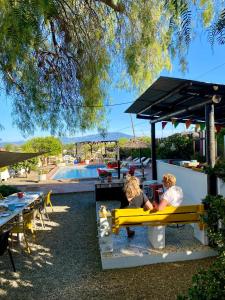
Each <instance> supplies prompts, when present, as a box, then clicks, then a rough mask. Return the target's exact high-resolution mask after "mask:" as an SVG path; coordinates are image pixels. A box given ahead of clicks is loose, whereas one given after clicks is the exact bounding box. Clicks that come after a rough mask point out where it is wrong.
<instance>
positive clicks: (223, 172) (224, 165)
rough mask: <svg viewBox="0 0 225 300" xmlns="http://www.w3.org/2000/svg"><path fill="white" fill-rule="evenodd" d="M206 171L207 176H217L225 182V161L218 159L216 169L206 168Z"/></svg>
mask: <svg viewBox="0 0 225 300" xmlns="http://www.w3.org/2000/svg"><path fill="white" fill-rule="evenodd" d="M205 171H206V173H207V174H210V175H216V176H217V177H219V178H221V179H222V180H223V181H225V159H223V158H222V159H218V160H217V162H216V164H215V166H214V168H211V167H209V166H207V167H205Z"/></svg>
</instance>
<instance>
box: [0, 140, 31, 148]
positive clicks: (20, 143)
mask: <svg viewBox="0 0 225 300" xmlns="http://www.w3.org/2000/svg"><path fill="white" fill-rule="evenodd" d="M24 143H26V141H17V142H0V147H3V146H5V145H7V144H11V145H16V146H20V145H23V144H24Z"/></svg>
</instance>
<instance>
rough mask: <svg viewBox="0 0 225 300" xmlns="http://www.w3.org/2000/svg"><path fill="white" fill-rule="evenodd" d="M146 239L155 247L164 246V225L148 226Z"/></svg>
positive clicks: (160, 247) (161, 247)
mask: <svg viewBox="0 0 225 300" xmlns="http://www.w3.org/2000/svg"><path fill="white" fill-rule="evenodd" d="M148 240H149V242H150V243H151V244H152V246H153V247H154V248H156V249H163V248H165V226H148Z"/></svg>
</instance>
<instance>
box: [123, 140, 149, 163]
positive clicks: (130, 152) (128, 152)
mask: <svg viewBox="0 0 225 300" xmlns="http://www.w3.org/2000/svg"><path fill="white" fill-rule="evenodd" d="M138 140H139V141H141V142H144V143H146V144H149V147H148V148H143V149H141V148H140V149H132V148H126V147H125V145H126V144H127V143H128V142H129V139H128V138H121V139H119V147H120V157H121V158H122V159H124V158H127V157H129V156H132V157H133V158H136V157H139V156H140V154H141V157H143V156H145V157H151V146H150V143H151V138H150V137H148V136H143V137H140V138H138Z"/></svg>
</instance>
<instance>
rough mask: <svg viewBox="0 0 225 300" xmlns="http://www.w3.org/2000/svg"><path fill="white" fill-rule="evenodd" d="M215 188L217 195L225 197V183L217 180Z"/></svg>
mask: <svg viewBox="0 0 225 300" xmlns="http://www.w3.org/2000/svg"><path fill="white" fill-rule="evenodd" d="M217 187H218V194H219V195H222V196H224V197H225V182H224V181H223V180H222V179H220V178H217Z"/></svg>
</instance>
